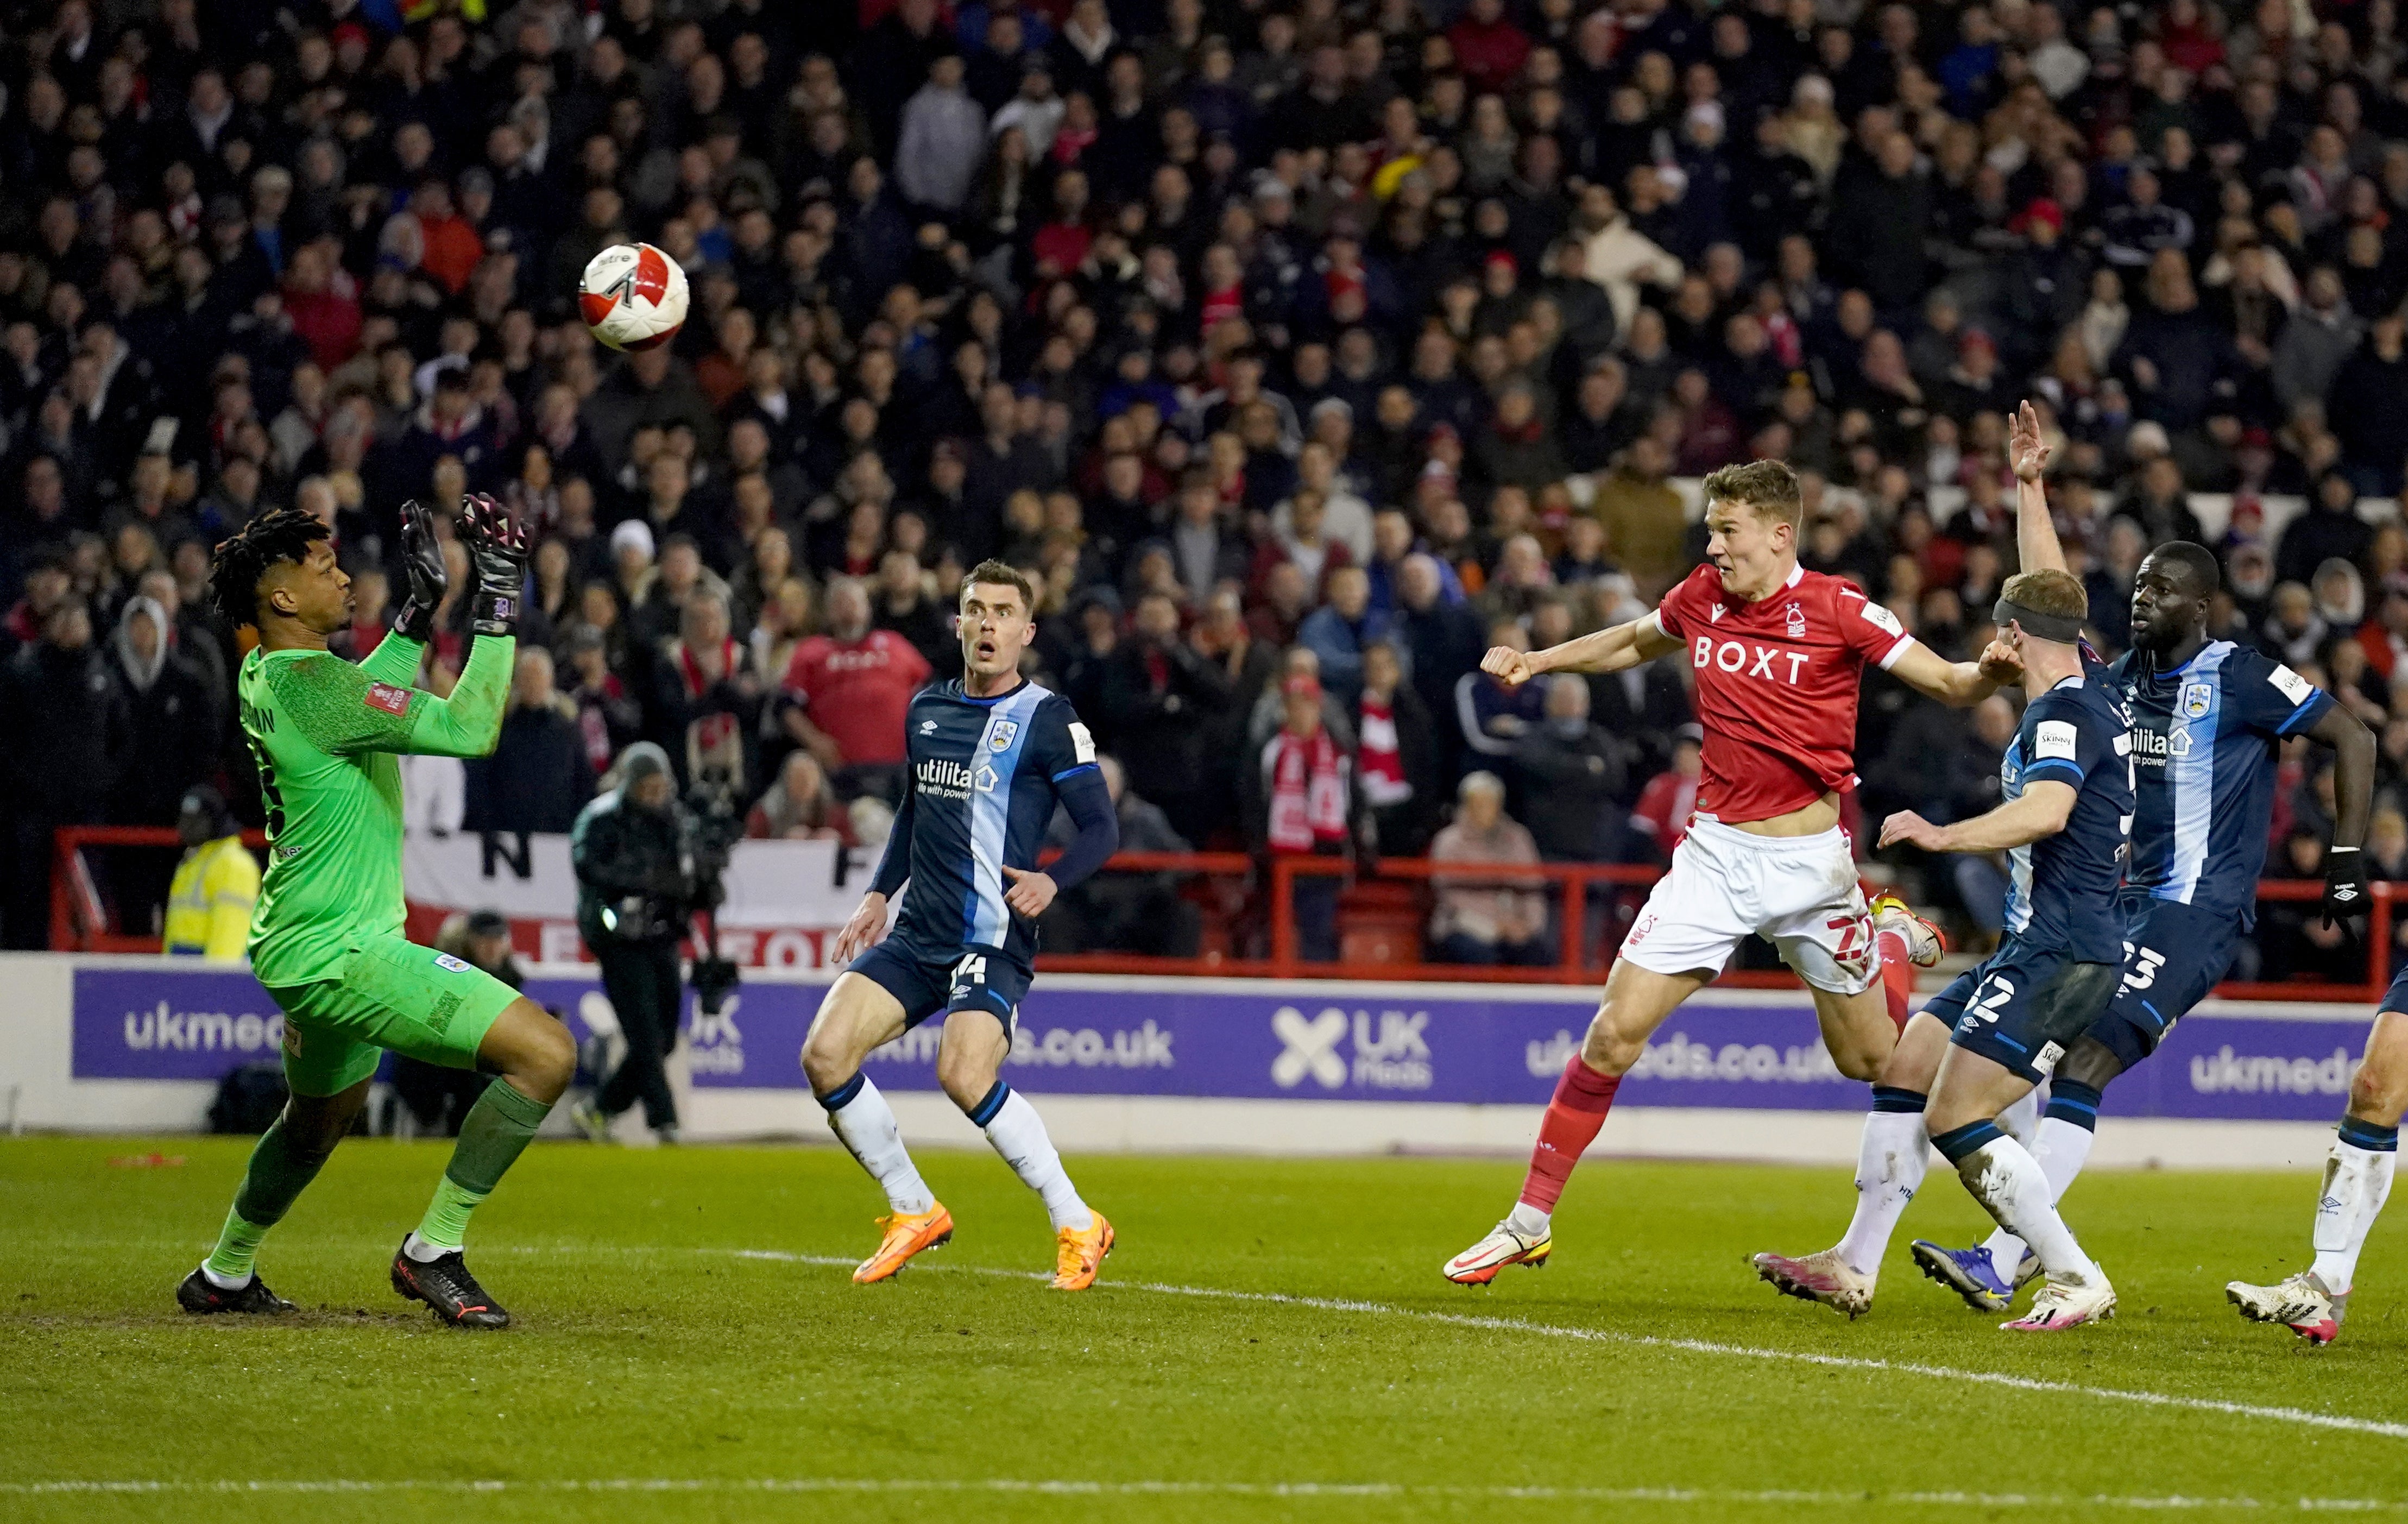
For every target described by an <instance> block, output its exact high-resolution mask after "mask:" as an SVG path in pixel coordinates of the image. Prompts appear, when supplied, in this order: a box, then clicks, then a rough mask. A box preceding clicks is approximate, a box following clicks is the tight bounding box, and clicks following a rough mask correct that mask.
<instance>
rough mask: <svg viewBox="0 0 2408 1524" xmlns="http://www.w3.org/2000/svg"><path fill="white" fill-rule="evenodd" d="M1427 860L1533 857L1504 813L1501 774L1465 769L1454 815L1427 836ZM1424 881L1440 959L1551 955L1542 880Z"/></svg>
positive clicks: (1538, 959)
mask: <svg viewBox="0 0 2408 1524" xmlns="http://www.w3.org/2000/svg"><path fill="white" fill-rule="evenodd" d="M1430 860H1431V861H1432V862H1440V863H1536V862H1537V861H1538V860H1539V849H1538V846H1537V844H1536V843H1535V842H1533V841H1531V840H1530V833H1529V832H1528V831H1527V830H1525V829H1524V828H1523V827H1522V826H1521V825H1520V823H1518V822H1517V821H1515V820H1513V819H1512V817H1510V816H1508V815H1507V814H1506V813H1505V784H1504V781H1503V780H1502V779H1500V778H1498V776H1497V775H1496V774H1495V773H1493V772H1485V771H1483V772H1471V773H1467V774H1465V775H1464V779H1463V782H1462V784H1459V785H1458V786H1457V787H1456V790H1455V820H1454V822H1453V823H1452V824H1450V825H1448V826H1447V827H1445V828H1444V829H1442V830H1441V831H1440V832H1439V833H1438V837H1437V839H1436V840H1435V841H1432V842H1431V843H1430ZM1431 887H1432V889H1433V890H1434V892H1435V895H1436V898H1437V906H1436V908H1435V909H1434V910H1433V911H1432V912H1431V913H1430V941H1431V942H1432V944H1433V946H1432V951H1433V952H1434V953H1435V954H1436V955H1437V956H1438V958H1439V960H1440V961H1441V962H1444V963H1474V964H1495V963H1520V964H1544V963H1551V962H1553V961H1555V956H1554V952H1553V949H1551V948H1550V947H1549V946H1548V945H1547V897H1546V894H1545V892H1544V887H1543V885H1542V884H1539V883H1537V882H1530V883H1527V884H1526V883H1519V882H1516V881H1514V880H1512V879H1503V880H1493V879H1492V880H1481V879H1478V878H1474V877H1472V876H1470V875H1465V874H1455V873H1447V874H1441V875H1438V876H1436V877H1435V878H1434V879H1433V880H1432V884H1431Z"/></svg>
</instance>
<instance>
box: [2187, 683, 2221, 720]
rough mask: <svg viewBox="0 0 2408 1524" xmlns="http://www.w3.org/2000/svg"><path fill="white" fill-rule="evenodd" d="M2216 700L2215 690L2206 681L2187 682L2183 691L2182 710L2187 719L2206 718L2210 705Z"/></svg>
mask: <svg viewBox="0 0 2408 1524" xmlns="http://www.w3.org/2000/svg"><path fill="white" fill-rule="evenodd" d="M2214 701H2215V697H2214V692H2213V691H2212V690H2211V689H2210V688H2209V687H2208V685H2207V684H2206V683H2184V684H2183V691H2182V712H2183V717H2184V718H2185V719H2191V720H2198V719H2204V718H2205V717H2206V715H2207V709H2208V706H2209V705H2210V704H2212V703H2214Z"/></svg>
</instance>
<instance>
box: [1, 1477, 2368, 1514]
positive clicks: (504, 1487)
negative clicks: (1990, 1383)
mask: <svg viewBox="0 0 2408 1524" xmlns="http://www.w3.org/2000/svg"><path fill="white" fill-rule="evenodd" d="M378 1492H428V1493H438V1494H445V1493H448V1494H464V1495H471V1496H474V1495H480V1494H489V1493H510V1492H521V1493H526V1492H534V1493H564V1492H566V1493H578V1492H582V1493H671V1492H691V1493H778V1492H795V1493H814V1492H816V1493H852V1494H875V1493H882V1492H893V1493H913V1492H924V1493H925V1492H938V1493H954V1494H964V1493H991V1494H1004V1495H1011V1494H1018V1495H1030V1496H1040V1497H1054V1496H1066V1497H1227V1498H1269V1499H1299V1500H1312V1499H1320V1498H1328V1499H1335V1500H1341V1501H1347V1502H1353V1501H1356V1500H1360V1499H1365V1498H1392V1499H1409V1498H1457V1499H1465V1500H1475V1499H1476V1500H1494V1501H1499V1502H1505V1501H1511V1502H1659V1503H1673V1504H1679V1503H1696V1504H1704V1505H1708V1506H1713V1507H1727V1506H1730V1505H1732V1504H1735V1503H1759V1504H1761V1503H1777V1504H1782V1505H1786V1506H1793V1507H1794V1506H1799V1505H1826V1506H1835V1507H1849V1508H1861V1507H1864V1506H1866V1505H1868V1504H1875V1505H1888V1506H1895V1507H1913V1508H1930V1507H1951V1508H1961V1507H1973V1508H1994V1509H2010V1508H2054V1509H2065V1508H2129V1509H2143V1510H2152V1511H2156V1510H2177V1511H2188V1510H2195V1509H2205V1508H2221V1509H2236V1508H2267V1509H2282V1510H2296V1511H2299V1512H2302V1513H2322V1512H2343V1513H2399V1512H2402V1511H2408V1503H2403V1502H2394V1501H2391V1500H2388V1499H2383V1498H2297V1499H2260V1498H2247V1497H2239V1498H2234V1497H2224V1498H2215V1497H2188V1496H2185V1495H2183V1494H2180V1493H2176V1494H2173V1495H2171V1496H2167V1497H2118V1496H2114V1495H2110V1494H2092V1495H2089V1496H2081V1495H2076V1494H2071V1493H2028V1492H1866V1491H1860V1490H1859V1491H1819V1490H1807V1489H1791V1488H1761V1489H1742V1488H1685V1487H1680V1488H1672V1487H1547V1486H1529V1487H1521V1486H1512V1485H1498V1486H1490V1487H1465V1486H1451V1485H1445V1484H1429V1485H1423V1484H1417V1483H1410V1482H1185V1481H1125V1482H1099V1481H1091V1480H1086V1479H1083V1478H1082V1479H1068V1480H1061V1479H1027V1478H1022V1477H1015V1476H989V1477H973V1478H924V1477H848V1476H795V1477H742V1476H726V1477H717V1476H699V1477H617V1478H609V1479H602V1480H581V1479H566V1478H555V1479H544V1480H536V1481H505V1480H501V1479H492V1480H477V1479H472V1478H465V1477H440V1478H413V1477H397V1478H393V1479H389V1480H374V1481H371V1480H309V1479H294V1480H282V1479H258V1480H240V1479H234V1480H222V1481H108V1480H98V1481H55V1482H0V1497H89V1496H95V1495H100V1496H117V1495H124V1494H136V1495H148V1494H165V1493H180V1494H191V1493H210V1494H304V1495H308V1494H320V1495H322V1494H345V1493H378Z"/></svg>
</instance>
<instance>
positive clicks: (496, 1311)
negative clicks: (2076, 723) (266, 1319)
mask: <svg viewBox="0 0 2408 1524" xmlns="http://www.w3.org/2000/svg"><path fill="white" fill-rule="evenodd" d="M402 1243H403V1244H404V1245H405V1246H407V1245H408V1244H409V1240H408V1239H406V1238H405V1239H403V1240H402ZM393 1288H394V1290H395V1291H398V1292H400V1293H401V1294H402V1295H403V1296H405V1297H408V1298H409V1300H410V1301H423V1302H424V1303H426V1305H427V1306H428V1307H430V1308H432V1309H433V1310H434V1313H435V1320H436V1321H437V1322H438V1323H445V1324H449V1325H450V1326H451V1327H452V1328H455V1329H506V1328H509V1326H510V1315H509V1313H508V1312H506V1311H505V1310H503V1308H502V1307H501V1305H500V1304H499V1303H497V1302H495V1301H494V1299H493V1298H492V1297H490V1296H488V1295H486V1294H485V1288H484V1287H481V1286H479V1285H478V1284H477V1277H475V1276H474V1275H471V1274H469V1273H468V1261H467V1260H466V1259H465V1258H462V1257H461V1254H460V1251H459V1250H457V1249H452V1250H450V1251H449V1252H447V1253H445V1254H443V1255H442V1256H441V1257H439V1258H436V1259H432V1260H429V1261H427V1262H426V1263H424V1264H421V1263H420V1262H419V1261H417V1260H415V1259H412V1258H410V1257H409V1255H408V1254H407V1253H405V1252H403V1250H401V1249H396V1250H394V1256H393Z"/></svg>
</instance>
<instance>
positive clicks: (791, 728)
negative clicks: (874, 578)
mask: <svg viewBox="0 0 2408 1524" xmlns="http://www.w3.org/2000/svg"><path fill="white" fill-rule="evenodd" d="M827 609H828V633H827V634H825V635H814V636H812V637H811V638H810V640H805V641H804V642H803V643H802V644H800V645H798V646H796V648H795V654H794V657H793V659H792V660H790V661H789V662H788V663H787V665H786V676H785V680H784V682H782V683H781V684H780V687H781V689H782V690H783V691H784V693H785V695H786V697H787V698H788V699H789V700H790V701H791V702H790V703H789V705H788V707H787V709H786V711H785V716H784V718H785V726H786V730H787V733H788V734H789V735H792V736H793V737H794V738H795V740H797V741H800V742H801V743H802V744H803V745H805V746H807V747H809V748H810V752H811V755H814V756H816V757H818V758H819V762H820V766H821V767H823V768H824V769H827V771H828V774H829V775H830V776H831V777H838V776H841V777H842V779H843V781H844V782H845V783H846V784H850V785H854V786H858V785H859V784H863V783H865V782H867V779H866V778H865V776H864V773H865V770H866V769H881V768H882V769H894V770H897V771H899V769H901V768H902V766H903V743H904V736H903V715H904V712H905V711H906V710H908V709H910V707H911V696H912V695H913V694H915V693H917V692H919V691H920V685H921V684H922V683H925V682H927V681H928V679H929V677H930V676H932V675H933V673H932V670H931V669H930V668H929V666H928V660H927V658H926V657H925V656H923V655H921V654H920V653H919V652H918V650H916V649H915V648H914V647H913V646H912V644H911V642H910V641H909V640H905V639H904V638H903V637H902V636H900V635H897V634H896V632H895V631H893V630H882V629H872V628H870V627H869V593H868V591H867V589H866V588H864V587H863V586H862V585H861V583H859V582H855V581H853V579H852V578H850V577H847V578H843V579H840V580H839V581H838V582H834V583H832V584H831V585H830V586H829V588H828V599H827Z"/></svg>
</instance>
